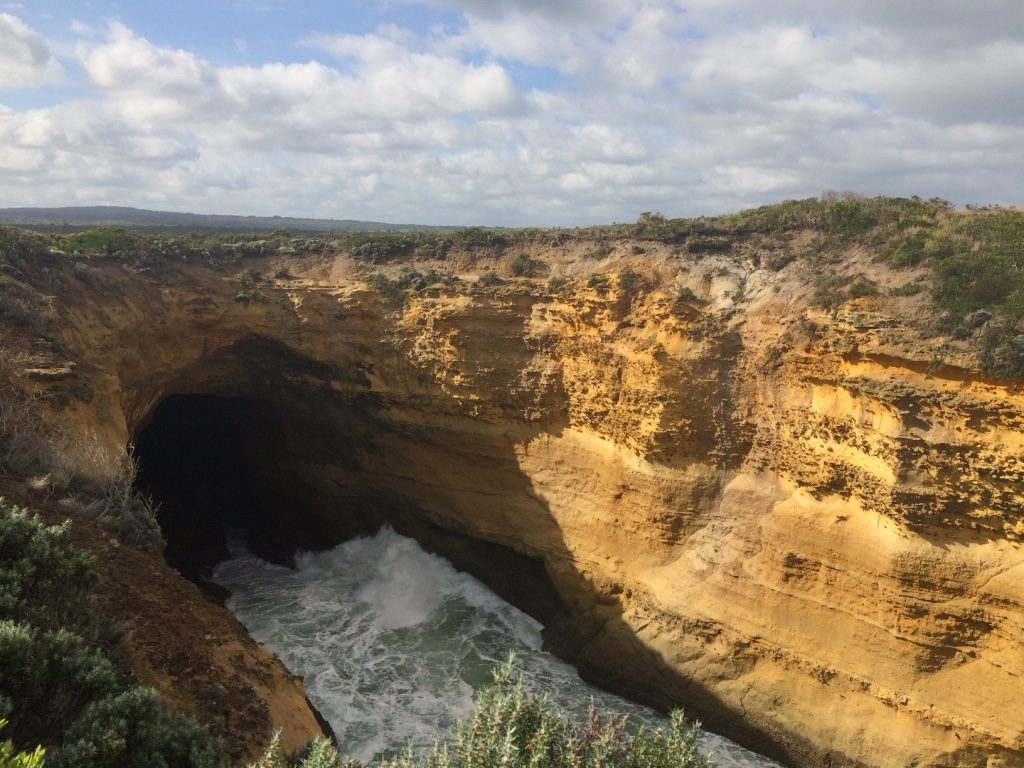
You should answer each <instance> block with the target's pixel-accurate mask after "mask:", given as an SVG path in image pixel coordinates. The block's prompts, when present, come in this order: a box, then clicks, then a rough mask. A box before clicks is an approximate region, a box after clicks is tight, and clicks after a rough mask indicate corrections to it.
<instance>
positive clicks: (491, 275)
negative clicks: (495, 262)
mask: <svg viewBox="0 0 1024 768" xmlns="http://www.w3.org/2000/svg"><path fill="white" fill-rule="evenodd" d="M504 282H505V281H504V280H502V279H501V277H499V275H498V273H497V272H495V271H494V270H493V269H488V270H487V271H486V272H484V273H483V274H482V275H480V277H479V278H477V281H476V284H477V285H485V286H491V285H501V284H502V283H504Z"/></svg>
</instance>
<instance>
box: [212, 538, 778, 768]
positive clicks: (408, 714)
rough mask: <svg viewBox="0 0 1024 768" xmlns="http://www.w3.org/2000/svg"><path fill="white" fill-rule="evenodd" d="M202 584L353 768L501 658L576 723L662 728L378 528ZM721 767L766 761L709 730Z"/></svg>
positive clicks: (412, 732)
mask: <svg viewBox="0 0 1024 768" xmlns="http://www.w3.org/2000/svg"><path fill="white" fill-rule="evenodd" d="M232 552H233V557H232V559H231V560H229V561H227V562H224V563H222V564H221V565H219V566H218V567H217V569H216V571H215V573H214V579H215V580H216V581H217V582H218V583H219V584H221V585H222V586H224V587H227V588H228V589H229V590H231V592H232V596H231V598H230V599H229V600H228V607H229V608H230V609H231V610H232V611H234V612H235V614H236V615H237V616H238V618H239V620H240V621H241V622H242V623H243V624H244V625H245V626H246V627H247V628H248V630H249V633H250V634H251V635H252V636H253V637H254V638H255V639H256V640H258V641H259V642H261V643H263V644H264V645H265V646H266V647H268V648H269V649H270V650H272V651H274V652H275V653H276V654H277V655H278V656H280V657H281V660H282V661H283V662H284V663H285V665H286V666H287V667H288V668H289V669H290V670H291V671H292V672H294V673H296V674H299V675H302V676H303V677H304V679H305V685H306V690H307V692H308V694H309V697H310V699H311V700H312V701H313V702H314V703H315V704H316V706H317V708H318V709H319V710H320V712H321V713H322V714H323V715H324V717H326V718H327V720H328V721H329V722H330V723H331V726H332V727H333V728H334V731H335V733H336V734H337V736H338V741H339V744H340V745H341V747H342V750H343V751H344V752H345V753H346V754H349V755H351V756H352V757H355V758H358V759H360V760H371V759H372V758H374V757H376V756H378V755H381V754H384V753H390V752H395V751H397V750H400V749H402V748H403V747H404V746H405V745H406V744H407V743H408V742H409V741H410V740H411V741H412V743H413V745H414V746H415V747H417V748H420V749H423V748H428V747H430V746H432V745H433V743H434V738H435V735H436V734H438V733H440V734H442V736H443V735H444V734H446V733H448V732H449V731H450V729H451V726H452V723H453V722H454V720H455V719H456V718H458V717H459V716H460V715H462V714H465V713H466V712H468V711H469V709H470V707H471V706H472V701H473V691H474V690H475V689H477V688H479V687H480V686H482V685H486V684H487V683H488V682H489V681H490V676H491V670H492V669H493V668H494V667H495V666H496V665H497V664H499V663H500V662H501V661H502V660H503V659H505V658H506V657H507V655H508V653H509V652H510V651H512V650H514V651H515V652H516V654H517V655H518V657H519V659H520V665H521V668H522V670H523V672H524V674H525V677H526V685H527V687H528V689H529V690H531V691H534V692H538V693H544V694H546V695H547V696H548V697H549V698H550V699H551V700H552V702H554V703H555V704H556V705H557V706H558V707H560V708H561V709H563V710H565V711H566V712H568V713H569V714H571V715H573V716H575V717H580V718H582V717H584V716H585V715H586V713H587V710H588V709H589V707H590V705H591V703H592V702H593V704H594V705H595V706H596V707H597V708H598V709H599V710H601V711H605V712H616V713H619V714H627V715H629V716H630V719H631V720H632V721H635V722H641V723H646V724H649V725H662V724H664V723H665V722H666V720H665V718H663V717H662V716H661V715H660V714H659V713H657V712H655V711H653V710H651V709H648V708H646V707H643V706H640V705H638V704H635V703H633V702H630V701H628V700H625V699H622V698H620V697H618V696H614V695H612V694H609V693H606V692H604V691H601V690H599V689H597V688H594V687H593V686H590V685H588V684H587V683H585V682H583V681H582V680H581V679H580V678H579V676H578V675H577V674H576V671H575V670H574V669H573V668H572V667H571V666H569V665H568V664H565V663H564V662H562V661H560V660H558V659H556V658H555V657H553V656H551V655H550V654H548V653H545V652H544V651H542V650H541V629H542V627H541V625H540V624H539V623H538V622H536V621H535V620H533V619H532V618H531V617H529V616H527V615H526V614H525V613H523V612H522V611H520V610H518V609H517V608H515V607H513V606H512V605H510V604H508V603H506V602H505V601H504V600H502V599H501V598H499V597H498V596H497V595H495V594H494V593H493V592H491V591H490V590H489V589H488V588H487V587H485V586H484V585H483V584H481V583H480V582H479V581H477V580H476V579H474V578H473V577H472V576H469V575H468V574H465V573H461V572H459V571H457V570H455V568H453V567H452V566H451V564H450V563H448V561H446V560H444V559H443V558H440V557H437V556H436V555H431V554H429V553H428V552H426V551H424V550H423V549H422V548H421V547H420V546H419V545H418V544H417V543H416V542H415V541H413V540H412V539H409V538H406V537H404V536H400V535H398V534H397V533H395V532H394V531H392V530H391V529H389V528H384V529H382V530H381V531H380V532H379V533H378V534H377V535H376V536H373V537H372V538H363V539H356V540H354V541H350V542H347V543H345V544H342V545H340V546H338V547H335V548H334V549H332V550H329V551H326V552H320V553H316V554H309V553H307V554H302V555H300V556H299V557H298V559H297V563H296V568H295V569H294V570H292V569H288V568H282V567H280V566H276V565H272V564H270V563H267V562H264V561H263V560H260V559H259V558H257V557H256V556H254V555H252V554H250V553H249V552H247V551H245V550H244V549H241V548H240V547H237V546H236V547H233V549H232ZM702 746H703V747H704V748H705V749H707V750H711V751H712V752H713V763H714V764H715V765H717V766H721V767H722V768H741V767H742V768H752V767H753V766H762V767H763V766H773V765H776V764H775V763H773V762H772V761H770V760H768V759H766V758H763V757H760V756H758V755H755V754H754V753H751V752H748V751H747V750H744V749H742V748H741V747H738V746H737V745H735V744H732V743H731V742H729V741H727V740H726V739H723V738H721V737H719V736H715V735H712V734H705V735H704V736H703V737H702Z"/></svg>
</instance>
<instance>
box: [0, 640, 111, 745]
mask: <svg viewBox="0 0 1024 768" xmlns="http://www.w3.org/2000/svg"><path fill="white" fill-rule="evenodd" d="M118 683H119V678H118V675H117V673H116V672H115V671H114V668H113V666H112V665H111V663H110V662H109V661H108V660H107V659H106V658H105V657H104V656H103V654H102V653H101V652H100V651H99V650H97V649H96V648H94V647H91V646H89V645H88V644H87V643H86V642H85V640H83V639H82V638H81V637H79V636H78V635H76V634H73V633H71V632H68V631H66V630H63V629H60V630H57V631H55V632H54V631H49V630H36V629H34V628H32V627H30V626H29V625H28V624H22V623H17V622H13V621H8V620H3V621H0V716H3V717H8V718H11V725H10V727H11V735H12V737H13V739H14V741H15V743H16V744H19V745H27V744H45V743H52V740H53V739H54V737H55V736H58V735H59V734H63V733H64V732H65V731H66V730H67V729H68V727H69V726H70V724H71V723H72V721H73V720H74V718H75V717H77V716H78V714H79V712H81V710H82V709H83V708H84V707H85V706H86V705H87V704H89V703H90V702H92V701H94V700H95V699H97V698H100V697H103V696H106V695H107V694H109V693H112V692H113V691H115V690H116V689H117V687H118Z"/></svg>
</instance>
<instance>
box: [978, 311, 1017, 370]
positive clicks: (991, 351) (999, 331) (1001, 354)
mask: <svg viewBox="0 0 1024 768" xmlns="http://www.w3.org/2000/svg"><path fill="white" fill-rule="evenodd" d="M979 357H980V358H981V370H982V373H985V374H987V375H989V376H993V377H995V378H997V379H1024V333H1021V331H1020V330H1019V329H1017V328H1016V327H1014V326H1012V325H999V324H990V325H989V326H988V327H987V328H986V329H985V332H984V333H983V334H982V336H981V352H980V355H979Z"/></svg>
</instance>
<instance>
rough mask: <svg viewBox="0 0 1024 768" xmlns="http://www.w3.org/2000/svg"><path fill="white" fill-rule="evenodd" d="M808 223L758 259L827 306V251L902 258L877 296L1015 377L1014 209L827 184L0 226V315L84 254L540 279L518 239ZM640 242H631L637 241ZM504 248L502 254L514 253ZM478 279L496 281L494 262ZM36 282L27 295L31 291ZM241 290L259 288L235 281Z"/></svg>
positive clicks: (1018, 266)
mask: <svg viewBox="0 0 1024 768" xmlns="http://www.w3.org/2000/svg"><path fill="white" fill-rule="evenodd" d="M793 232H809V233H814V237H813V238H812V241H811V243H810V245H808V246H805V247H800V248H796V247H790V248H784V249H782V250H777V251H775V252H770V253H769V252H766V255H765V256H764V257H763V258H764V263H763V264H762V266H765V267H767V268H768V269H773V270H779V269H783V268H785V267H786V266H787V265H788V264H790V263H793V262H800V263H802V264H805V266H806V268H808V271H809V274H810V275H812V276H814V282H815V288H816V293H815V302H816V303H818V304H819V305H820V306H823V307H826V308H830V309H834V308H836V307H837V306H839V304H841V303H843V302H844V301H846V300H847V299H850V298H857V297H864V296H870V295H873V294H874V293H876V291H875V287H874V286H873V285H871V284H870V282H868V281H865V280H861V281H859V282H858V281H856V280H853V279H852V278H849V277H843V276H841V275H839V274H838V272H837V270H836V269H835V259H836V258H839V257H840V254H842V253H844V252H847V251H848V250H849V249H850V248H852V247H856V246H861V247H863V248H864V249H866V250H867V251H869V252H871V253H873V254H875V259H876V261H878V262H881V263H884V264H886V265H888V266H889V267H890V268H892V269H895V270H903V269H914V270H916V272H915V274H916V276H915V278H914V279H913V280H909V281H908V282H907V283H906V284H904V285H902V286H899V287H898V288H897V289H893V290H892V291H891V293H890V295H892V296H895V297H901V296H904V297H909V296H913V295H915V294H917V293H920V292H922V291H924V290H926V289H927V288H926V287H925V285H924V283H922V280H925V279H926V278H925V277H924V276H923V275H922V274H921V273H920V270H922V269H926V270H927V271H928V273H929V275H930V277H929V278H927V283H928V285H929V286H930V295H931V299H932V304H933V307H934V310H935V314H936V319H937V322H936V323H935V327H936V328H937V329H938V330H939V331H941V332H943V333H949V334H953V335H954V337H955V338H966V337H968V336H974V337H975V339H976V343H977V346H978V348H979V360H980V361H981V365H982V368H983V371H985V372H986V373H989V374H992V375H995V376H1000V377H1011V378H1013V377H1022V376H1024V366H1021V365H1018V364H1017V363H1016V362H1014V361H1015V360H1016V359H1017V357H1018V356H1019V355H1018V347H1019V348H1022V349H1024V331H1022V329H1024V211H1021V210H1018V209H1014V208H983V209H968V210H958V209H955V208H953V206H952V205H950V204H949V203H948V202H946V201H945V200H941V199H938V198H932V199H930V200H923V199H920V198H916V197H914V198H898V197H874V198H865V197H860V196H857V195H851V194H837V193H827V194H825V195H823V196H822V197H821V198H809V199H805V200H789V201H786V202H783V203H778V204H774V205H767V206H762V207H760V208H754V209H750V210H745V211H740V212H738V213H733V214H727V215H723V216H711V217H699V218H693V219H672V218H666V217H665V216H662V215H661V214H658V213H644V214H642V215H641V216H640V217H639V218H638V219H637V221H635V222H632V223H628V224H611V225H604V226H595V227H585V228H577V229H531V228H523V229H480V228H469V229H463V230H458V231H411V232H343V233H337V234H331V235H323V236H318V237H291V236H290V235H289V233H288V232H285V231H275V232H271V233H269V234H262V235H259V236H255V235H252V234H230V235H229V234H192V235H180V236H169V235H148V236H143V235H140V234H136V233H133V232H131V231H129V230H126V229H123V228H116V227H101V228H97V229H93V230H88V231H86V232H80V233H76V234H71V235H57V234H37V233H32V232H28V231H25V230H20V229H15V228H12V227H0V262H2V268H3V274H0V319H6V320H8V321H10V322H13V323H15V324H21V325H23V326H26V327H30V328H31V330H32V331H33V332H34V333H36V334H37V335H38V336H40V337H44V336H46V334H47V328H46V327H45V324H43V323H41V322H40V321H39V317H40V308H39V306H38V304H39V302H38V301H37V299H38V298H39V297H38V296H36V295H35V294H34V293H33V291H32V289H31V286H30V285H29V283H30V282H31V281H30V280H28V279H27V278H26V277H25V275H26V273H27V272H28V271H30V270H31V269H32V266H33V264H36V265H38V264H40V263H42V264H46V263H48V262H54V263H58V262H61V261H64V260H67V259H71V260H72V261H73V262H74V265H75V275H76V276H77V277H80V278H81V279H82V280H83V281H86V282H88V281H90V280H96V279H98V278H97V274H98V273H97V270H96V269H95V266H94V265H95V264H96V263H98V262H102V261H103V260H115V261H117V262H121V263H123V264H125V265H126V266H129V267H132V268H139V269H158V268H159V267H160V266H162V265H167V264H169V263H173V262H185V263H189V262H201V263H206V264H210V265H212V266H214V267H224V266H228V265H238V264H240V263H241V262H243V261H244V260H246V259H251V258H256V257H261V256H269V255H271V254H288V255H294V256H299V257H301V256H303V255H313V254H325V253H339V252H345V253H349V254H351V256H352V257H353V258H354V259H356V260H358V261H361V262H363V263H365V264H367V265H385V264H388V263H391V262H412V261H418V260H427V261H430V260H435V261H437V260H442V261H443V260H445V259H447V258H448V257H449V255H450V254H452V253H456V252H457V253H462V254H472V253H474V252H479V253H481V254H493V253H495V252H497V253H505V252H508V253H509V258H510V266H509V269H508V272H509V275H508V276H510V277H517V278H521V279H522V278H541V277H544V276H545V275H544V274H543V272H544V266H545V265H543V264H541V263H539V262H534V261H532V260H531V259H530V257H529V256H528V255H526V254H524V253H522V252H520V253H518V254H517V253H516V250H517V249H520V248H521V247H524V246H528V245H530V244H543V245H545V246H554V247H558V246H569V245H571V244H573V243H576V244H584V245H586V246H587V247H588V248H590V249H591V250H592V251H593V253H594V254H595V255H601V254H607V253H608V252H610V250H611V248H612V245H613V244H615V243H620V242H629V241H634V242H643V241H648V242H656V243H661V244H663V245H667V246H669V247H670V248H671V249H672V250H673V252H677V253H680V254H681V253H688V254H690V256H691V257H692V258H694V259H701V258H703V257H704V256H705V255H706V254H714V253H725V252H728V251H730V249H731V248H732V246H733V244H734V243H735V242H736V241H737V240H738V239H740V240H741V239H744V238H750V237H761V238H767V239H770V240H771V239H774V240H776V241H779V240H780V238H784V237H785V236H786V234H787V233H793ZM636 247H641V246H636ZM513 257H514V258H513ZM488 277H489V278H491V279H490V280H489V281H486V280H485V281H484V282H481V283H480V284H481V285H484V286H486V285H490V284H495V285H498V284H500V283H501V282H502V280H501V278H500V276H499V275H498V273H494V274H493V275H488ZM445 280H447V281H449V282H450V280H451V277H450V276H443V275H441V274H440V273H437V272H427V273H425V274H421V273H419V272H415V271H410V272H409V275H408V276H407V277H400V278H398V279H396V278H394V277H389V276H387V275H385V274H383V273H381V274H378V275H374V276H371V278H370V283H371V286H372V287H374V288H377V289H378V290H380V291H381V292H382V293H383V294H385V296H386V297H387V298H389V299H390V300H397V299H400V298H401V297H402V296H404V294H405V292H406V291H409V290H419V289H420V288H421V287H422V286H425V285H431V284H436V283H438V282H444V281H445ZM36 293H38V292H36ZM238 298H239V300H240V301H245V302H246V303H249V302H250V301H253V300H256V299H258V298H259V296H258V295H256V294H253V293H252V292H251V291H247V290H246V289H244V288H243V289H242V290H240V291H239V294H238ZM976 310H985V312H987V313H988V314H989V315H990V316H991V317H992V318H993V323H992V327H999V328H1001V330H1000V331H998V332H985V333H981V332H976V331H977V328H979V327H980V326H972V325H970V324H969V323H966V324H965V322H964V319H965V317H966V316H967V315H969V314H970V313H971V312H974V311H976Z"/></svg>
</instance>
